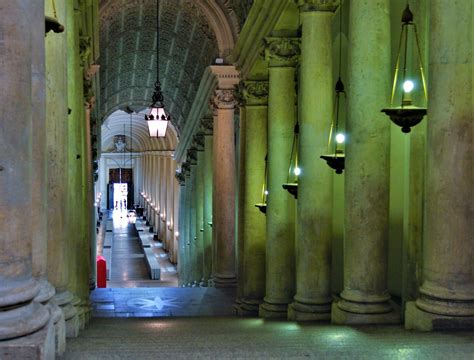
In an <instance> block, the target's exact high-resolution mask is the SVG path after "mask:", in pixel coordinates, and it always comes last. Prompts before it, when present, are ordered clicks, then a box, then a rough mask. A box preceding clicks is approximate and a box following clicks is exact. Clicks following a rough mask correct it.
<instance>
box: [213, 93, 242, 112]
mask: <svg viewBox="0 0 474 360" xmlns="http://www.w3.org/2000/svg"><path fill="white" fill-rule="evenodd" d="M213 105H214V107H215V108H217V109H234V108H235V105H237V101H236V100H235V96H234V90H231V89H225V90H221V89H217V90H216V91H214V98H213Z"/></svg>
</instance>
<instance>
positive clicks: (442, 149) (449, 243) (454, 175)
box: [405, 1, 474, 331]
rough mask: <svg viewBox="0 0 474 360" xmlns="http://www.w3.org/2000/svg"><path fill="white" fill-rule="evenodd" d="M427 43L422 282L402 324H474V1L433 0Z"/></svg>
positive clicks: (411, 326) (441, 326)
mask: <svg viewBox="0 0 474 360" xmlns="http://www.w3.org/2000/svg"><path fill="white" fill-rule="evenodd" d="M429 46H430V47H429V79H430V82H429V88H428V90H429V91H428V94H429V99H430V101H429V110H428V111H429V118H428V123H427V126H428V138H427V163H426V178H425V196H426V200H425V206H424V224H423V225H424V230H423V233H424V237H423V271H422V274H423V284H422V286H421V288H420V295H419V297H418V299H417V300H416V302H409V303H407V309H406V317H405V327H406V328H408V329H417V330H425V331H426V330H428V331H430V330H439V329H462V328H466V329H473V328H474V276H473V274H474V272H473V266H474V265H473V254H474V250H473V241H472V239H473V238H472V236H473V233H474V231H473V230H474V229H473V223H472V218H473V206H472V199H473V187H472V167H473V161H472V153H473V150H472V149H473V148H472V130H473V129H472V121H473V119H472V104H473V99H472V81H473V78H472V4H471V3H470V2H468V1H459V2H456V3H451V2H448V3H447V2H443V1H433V2H432V4H431V16H430V39H429ZM454 158H455V159H456V160H455V161H453V159H454Z"/></svg>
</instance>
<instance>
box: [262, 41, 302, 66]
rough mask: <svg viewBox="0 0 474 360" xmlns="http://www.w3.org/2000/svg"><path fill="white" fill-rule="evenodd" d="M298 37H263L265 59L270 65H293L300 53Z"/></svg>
mask: <svg viewBox="0 0 474 360" xmlns="http://www.w3.org/2000/svg"><path fill="white" fill-rule="evenodd" d="M300 42H301V41H300V38H274V37H268V38H266V39H265V59H266V60H267V61H269V62H270V66H281V67H295V66H296V65H297V64H298V61H299V57H300V54H301V49H300Z"/></svg>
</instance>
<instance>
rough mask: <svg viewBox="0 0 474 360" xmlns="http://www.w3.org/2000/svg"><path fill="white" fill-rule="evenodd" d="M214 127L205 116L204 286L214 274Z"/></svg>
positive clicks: (211, 120) (202, 127)
mask: <svg viewBox="0 0 474 360" xmlns="http://www.w3.org/2000/svg"><path fill="white" fill-rule="evenodd" d="M212 128H213V119H212V118H204V119H203V120H202V123H201V129H202V130H203V132H204V160H203V168H204V169H203V172H204V174H203V175H204V180H203V181H204V187H203V229H204V231H203V248H204V251H203V279H204V281H203V282H204V284H203V286H207V284H209V280H210V279H211V274H212V227H211V225H210V224H212V171H213V170H212Z"/></svg>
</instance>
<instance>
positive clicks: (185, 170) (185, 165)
mask: <svg viewBox="0 0 474 360" xmlns="http://www.w3.org/2000/svg"><path fill="white" fill-rule="evenodd" d="M190 171H191V164H189V163H188V162H184V163H182V164H181V173H182V174H183V175H184V176H186V175H189V174H190Z"/></svg>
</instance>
